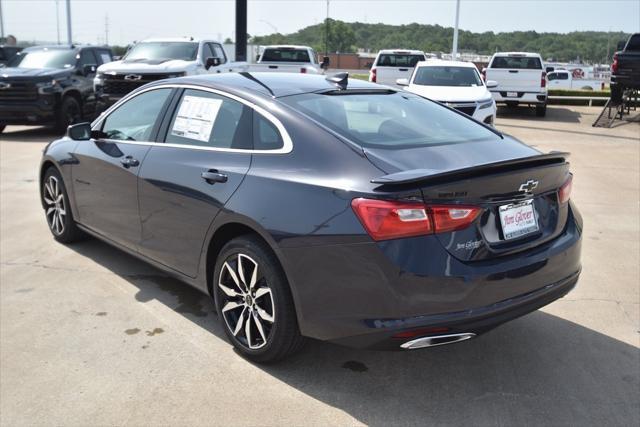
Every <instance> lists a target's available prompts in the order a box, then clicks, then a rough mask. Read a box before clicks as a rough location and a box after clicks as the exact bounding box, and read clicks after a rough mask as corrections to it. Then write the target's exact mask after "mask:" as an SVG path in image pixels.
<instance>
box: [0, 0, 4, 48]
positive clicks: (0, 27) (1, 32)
mask: <svg viewBox="0 0 640 427" xmlns="http://www.w3.org/2000/svg"><path fill="white" fill-rule="evenodd" d="M0 39H4V18H3V17H2V0H0Z"/></svg>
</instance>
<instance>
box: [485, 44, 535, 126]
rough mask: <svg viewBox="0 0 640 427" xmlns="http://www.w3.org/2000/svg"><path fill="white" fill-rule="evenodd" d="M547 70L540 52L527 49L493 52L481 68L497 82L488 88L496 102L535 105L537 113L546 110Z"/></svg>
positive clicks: (511, 105) (513, 104) (488, 77)
mask: <svg viewBox="0 0 640 427" xmlns="http://www.w3.org/2000/svg"><path fill="white" fill-rule="evenodd" d="M546 74H547V73H546V72H545V70H544V68H543V66H542V58H541V57H540V55H539V54H537V53H528V52H499V53H495V54H494V55H493V56H492V57H491V60H490V61H489V66H488V67H487V68H486V69H485V70H483V75H484V78H485V80H486V81H489V80H493V81H495V82H497V83H498V86H497V87H495V88H492V89H491V94H492V95H493V99H495V101H496V102H497V103H503V104H507V106H510V107H513V106H517V105H519V104H525V105H534V106H535V107H536V115H537V116H538V117H543V116H545V115H546V114H547V75H546Z"/></svg>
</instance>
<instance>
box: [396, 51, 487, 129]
mask: <svg viewBox="0 0 640 427" xmlns="http://www.w3.org/2000/svg"><path fill="white" fill-rule="evenodd" d="M396 84H398V85H399V86H406V88H405V90H407V91H409V92H412V93H415V94H417V95H420V96H423V97H425V98H429V99H432V100H434V101H438V102H441V103H443V104H446V105H447V106H449V107H451V108H455V109H456V110H458V111H460V112H463V113H465V114H467V115H468V116H471V117H473V118H474V119H476V120H477V121H479V122H482V123H485V124H487V125H491V126H493V124H494V123H495V119H496V103H495V101H494V100H493V98H492V97H491V92H489V88H491V87H495V86H496V85H497V83H496V82H493V81H489V82H487V83H486V84H485V82H484V81H483V80H482V77H481V76H480V73H479V72H478V69H477V68H476V66H475V65H474V64H473V63H471V62H461V61H438V60H434V61H424V62H418V64H417V65H416V69H415V71H414V72H413V74H412V75H411V78H410V79H398V80H397V82H396Z"/></svg>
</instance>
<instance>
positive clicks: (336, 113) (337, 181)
mask: <svg viewBox="0 0 640 427" xmlns="http://www.w3.org/2000/svg"><path fill="white" fill-rule="evenodd" d="M567 156H568V155H567V153H551V154H542V153H540V152H539V151H537V150H535V149H534V148H531V147H529V146H527V145H525V144H523V143H522V142H520V141H517V140H515V139H513V138H510V137H508V136H505V135H502V134H501V133H499V132H497V131H496V130H495V129H493V128H491V127H487V126H485V125H483V124H481V123H478V122H476V121H474V120H473V119H471V118H469V117H468V116H467V115H465V114H462V113H460V112H458V111H456V110H453V109H450V108H448V107H445V106H443V105H440V104H438V103H436V102H432V101H430V100H427V99H424V98H421V97H419V96H417V95H413V94H410V93H405V92H403V91H398V90H396V89H392V88H388V87H384V86H379V85H376V84H372V83H368V82H361V81H354V80H348V79H347V77H346V75H336V76H332V77H327V78H325V77H324V76H308V75H294V74H275V73H274V74H270V73H265V74H259V73H239V74H225V75H217V76H203V77H193V78H180V79H173V80H164V81H160V82H157V83H154V84H151V85H147V86H144V87H142V88H140V89H139V90H137V91H135V92H133V93H131V94H130V95H128V96H127V97H126V98H124V99H122V100H121V101H120V102H118V103H117V104H115V105H114V106H112V107H111V108H110V109H109V110H108V111H106V112H105V113H104V114H103V115H102V116H101V117H100V118H98V119H97V120H96V121H95V122H93V123H92V124H91V125H90V124H88V123H84V124H78V125H74V126H71V127H70V128H69V131H68V137H65V138H63V139H60V140H57V141H54V142H52V143H50V144H49V145H48V146H47V148H46V150H45V152H44V156H43V159H42V164H41V170H40V182H41V197H42V205H43V207H44V209H45V214H46V218H47V222H48V224H49V227H50V229H51V232H52V233H53V236H54V238H55V239H56V240H58V241H60V242H63V243H71V242H73V241H75V240H77V239H79V238H82V237H83V236H85V235H87V234H89V235H92V236H95V237H98V238H100V239H103V240H106V241H108V242H109V243H111V244H113V245H115V246H117V247H119V248H122V249H123V250H125V251H127V252H129V253H131V254H133V255H135V256H138V257H140V258H142V259H143V260H145V261H148V262H150V263H151V264H153V265H155V266H156V267H158V268H160V269H162V270H164V271H166V272H167V273H170V274H172V275H174V276H176V277H177V278H179V279H181V280H183V281H184V282H186V283H188V284H190V285H192V286H195V287H196V288H198V289H200V290H202V291H203V292H207V293H209V294H210V295H212V296H213V298H214V299H215V304H216V307H217V310H218V315H219V318H220V321H221V323H222V325H223V328H224V330H225V332H226V333H227V335H228V337H229V339H230V340H231V342H232V343H233V344H234V346H236V348H237V349H238V350H239V351H240V352H241V353H242V354H243V355H245V356H246V357H248V358H250V359H252V360H254V361H258V362H269V361H274V360H278V359H281V358H283V357H285V356H287V355H289V354H291V353H292V352H294V351H296V350H297V349H299V348H300V347H301V345H302V344H303V342H304V338H303V337H311V338H316V339H320V340H326V341H332V342H336V343H341V344H345V345H349V346H354V347H360V348H372V349H415V348H422V347H429V346H434V345H441V344H448V343H453V342H458V341H463V340H466V339H469V338H472V337H474V336H476V335H478V334H480V333H483V332H485V331H488V330H490V329H492V328H494V327H495V326H497V325H499V324H501V323H503V322H505V321H508V320H510V319H513V318H515V317H518V316H521V315H523V314H526V313H528V312H530V311H533V310H536V309H538V308H539V307H542V306H544V305H546V304H548V303H550V302H552V301H554V300H556V299H558V298H560V297H562V296H563V295H565V294H566V293H567V292H569V291H570V290H571V289H572V288H573V286H574V285H575V284H576V282H577V280H578V275H579V273H580V242H581V234H582V220H581V217H580V214H579V213H578V211H577V209H576V208H575V206H574V205H573V203H572V202H571V200H570V194H571V179H572V175H571V173H570V172H569V163H568V162H567Z"/></svg>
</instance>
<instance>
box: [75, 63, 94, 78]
mask: <svg viewBox="0 0 640 427" xmlns="http://www.w3.org/2000/svg"><path fill="white" fill-rule="evenodd" d="M97 68H98V67H96V65H95V64H87V65H84V66H83V67H82V69H81V70H78V74H80V75H81V76H84V77H87V76H88V75H89V74H94V73H95V72H96V69H97Z"/></svg>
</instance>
